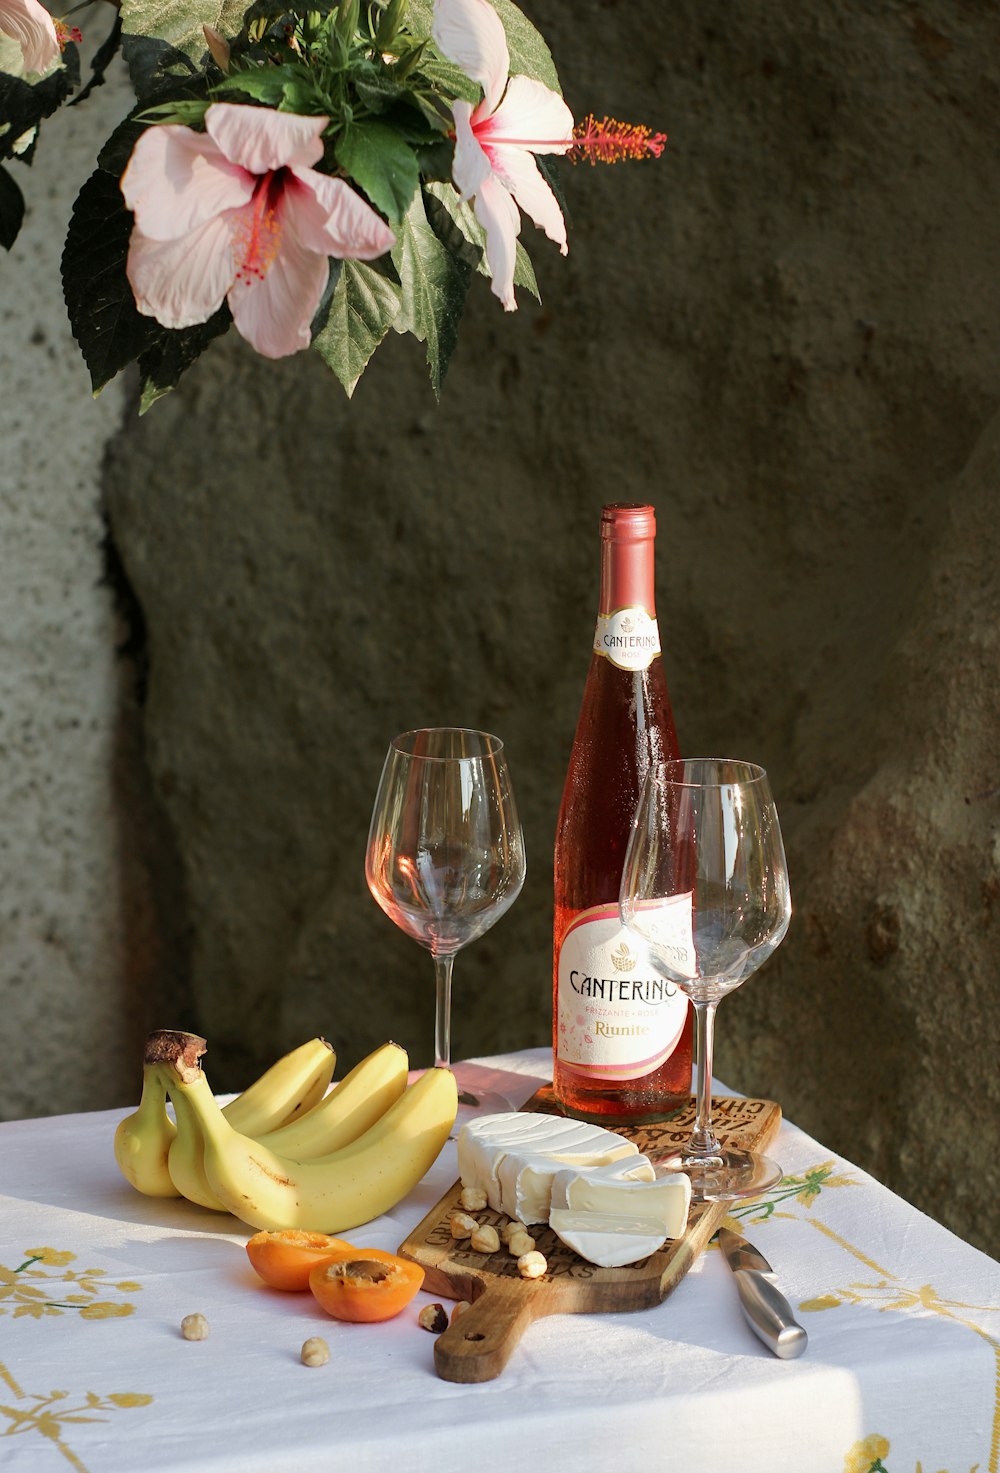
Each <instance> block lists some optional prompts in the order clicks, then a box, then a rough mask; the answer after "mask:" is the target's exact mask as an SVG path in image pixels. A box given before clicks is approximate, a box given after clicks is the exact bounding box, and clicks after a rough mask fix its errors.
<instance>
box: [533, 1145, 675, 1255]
mask: <svg viewBox="0 0 1000 1473" xmlns="http://www.w3.org/2000/svg"><path fill="white" fill-rule="evenodd" d="M641 1159H642V1161H643V1162H644V1163H645V1164H646V1166H649V1163H648V1162H647V1161H646V1158H645V1157H642V1158H641ZM629 1164H630V1163H629V1162H628V1161H627V1160H625V1161H616V1162H613V1163H612V1164H611V1165H609V1166H604V1167H600V1168H597V1169H594V1168H592V1169H590V1170H587V1171H569V1170H562V1171H559V1172H557V1173H556V1175H555V1177H554V1179H553V1182H552V1196H551V1208H550V1211H549V1226H550V1227H551V1228H552V1230H553V1232H554V1233H555V1234H556V1235H557V1237H559V1238H561V1239H562V1241H563V1242H564V1243H565V1244H566V1246H567V1247H568V1248H572V1249H573V1251H574V1252H575V1253H579V1255H580V1257H581V1258H586V1259H587V1260H588V1262H590V1263H596V1264H598V1265H600V1267H601V1268H618V1267H620V1266H621V1265H622V1264H625V1263H635V1262H636V1261H637V1260H638V1259H640V1258H645V1257H647V1256H648V1255H649V1254H650V1253H655V1252H656V1250H657V1249H658V1248H661V1247H662V1246H663V1243H664V1241H665V1240H666V1239H667V1238H679V1237H680V1236H681V1234H682V1233H683V1232H684V1229H685V1228H686V1226H687V1218H688V1209H689V1207H690V1205H691V1182H690V1180H689V1179H688V1177H687V1176H685V1174H684V1173H683V1172H674V1173H672V1174H670V1175H669V1176H661V1177H659V1178H658V1179H650V1178H652V1177H653V1176H654V1173H653V1170H652V1167H649V1176H646V1177H645V1179H640V1174H639V1172H637V1171H636V1170H634V1169H633V1170H632V1171H629V1169H628V1168H629Z"/></svg>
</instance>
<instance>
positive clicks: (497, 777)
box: [365, 726, 525, 1116]
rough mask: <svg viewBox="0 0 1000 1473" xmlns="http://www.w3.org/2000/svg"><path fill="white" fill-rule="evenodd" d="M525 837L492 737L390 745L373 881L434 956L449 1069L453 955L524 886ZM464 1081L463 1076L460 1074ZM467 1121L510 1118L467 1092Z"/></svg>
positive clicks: (419, 736)
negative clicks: (485, 1117) (500, 1116)
mask: <svg viewBox="0 0 1000 1473" xmlns="http://www.w3.org/2000/svg"><path fill="white" fill-rule="evenodd" d="M524 868H525V866H524V839H523V837H522V834H521V825H520V823H519V822H518V818H517V810H516V807H515V804H514V792H513V789H512V787H511V782H510V775H509V772H508V770H507V759H506V757H505V756H504V749H503V742H502V741H500V739H499V738H498V737H495V736H491V735H490V733H489V732H485V731H470V730H467V729H465V728H463V727H452V726H446V727H428V728H424V729H422V730H419V731H407V732H404V733H403V734H402V735H401V736H398V737H396V738H395V739H394V740H393V741H392V743H391V744H390V746H389V751H388V754H387V755H386V759H385V765H384V767H383V769H382V777H381V780H380V782H379V787H378V793H377V794H376V797H375V807H374V810H373V812H372V821H371V828H370V830H369V833H368V849H367V853H366V857H365V878H366V879H367V881H368V888H369V890H370V891H371V893H372V895H373V896H374V898H375V900H376V901H377V902H378V904H379V905H380V906H381V907H382V909H383V910H384V911H385V913H386V915H387V916H388V917H389V918H390V920H392V921H394V922H395V923H396V925H397V926H399V927H400V929H401V930H403V931H405V932H406V934H407V935H408V936H412V937H413V939H414V940H415V941H419V943H420V945H421V946H426V947H427V949H428V950H429V951H430V953H431V956H432V957H433V958H434V973H435V981H436V1003H435V1015H434V1017H435V1023H434V1059H435V1064H436V1065H437V1066H438V1067H443V1068H446V1069H450V1068H451V973H452V966H453V963H454V960H455V953H456V951H459V950H460V949H461V947H463V946H467V945H468V944H469V942H470V941H474V940H475V939H476V937H477V936H481V935H482V934H483V932H484V931H487V930H489V928H490V926H492V925H494V924H495V922H497V921H498V920H499V919H500V917H501V916H502V915H503V913H504V911H506V910H507V909H508V908H509V907H510V906H511V905H512V904H513V903H514V901H515V900H516V899H517V896H518V894H519V893H520V890H521V886H522V885H523V883H524ZM458 1072H459V1073H460V1071H458ZM459 1108H460V1111H461V1113H462V1114H463V1115H465V1116H468V1115H471V1114H487V1113H490V1112H492V1111H494V1110H509V1109H510V1108H511V1105H510V1101H509V1100H506V1099H504V1098H503V1097H502V1096H500V1095H497V1094H487V1093H483V1092H474V1091H473V1090H472V1089H471V1088H469V1089H465V1090H463V1089H462V1083H461V1078H459Z"/></svg>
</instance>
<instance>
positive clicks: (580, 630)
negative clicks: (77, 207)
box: [107, 0, 1000, 1252]
mask: <svg viewBox="0 0 1000 1473" xmlns="http://www.w3.org/2000/svg"><path fill="white" fill-rule="evenodd" d="M530 8H531V11H532V14H533V15H534V17H535V18H536V19H537V21H538V22H539V24H540V25H541V26H542V28H543V30H544V31H545V34H546V36H547V37H548V39H549V40H550V42H551V44H552V46H553V50H554V53H555V55H556V57H557V60H558V62H559V65H560V70H561V74H562V77H563V81H564V86H565V88H566V92H567V96H568V100H569V101H570V104H571V106H572V107H573V109H574V111H575V113H577V114H578V115H581V114H583V113H584V112H586V111H588V110H593V111H594V112H596V113H597V114H598V115H601V114H602V113H604V112H611V113H614V114H616V115H618V116H623V117H626V118H633V119H637V120H644V121H648V122H650V123H652V124H654V125H656V126H659V127H663V128H665V129H666V130H667V131H669V133H670V136H671V143H670V147H669V149H668V151H667V154H666V155H665V157H664V159H663V160H662V161H661V162H660V163H658V164H655V165H654V164H648V165H641V166H636V167H634V168H631V169H629V168H622V169H620V170H593V171H592V170H590V169H587V168H578V169H577V170H575V171H574V170H568V171H566V176H565V189H566V195H567V200H568V204H569V208H570V212H571V215H572V222H571V237H570V240H571V250H570V255H569V257H568V259H567V260H565V261H562V260H560V259H559V257H558V256H557V254H556V253H555V251H554V250H553V248H551V247H550V246H548V245H547V243H545V242H544V241H541V240H539V242H538V244H537V248H536V249H535V250H534V259H535V261H536V265H537V267H538V270H539V277H540V281H541V285H542V289H543V294H544V298H545V303H544V306H543V307H542V308H536V307H534V306H533V305H531V304H530V302H528V301H527V300H525V301H524V302H523V303H522V309H521V312H520V313H519V315H518V316H517V317H514V318H511V317H505V316H504V315H503V313H502V312H501V311H500V309H499V307H498V305H497V304H496V303H495V301H494V300H493V299H492V298H491V297H490V296H489V294H488V292H487V290H486V288H485V286H482V287H481V288H480V289H479V290H478V291H475V292H474V293H473V296H472V299H471V300H470V304H469V307H468V309H467V312H466V317H465V321H464V324H463V334H462V339H461V342H460V345H459V350H458V352H457V354H456V357H455V360H454V362H453V365H452V368H451V372H450V375H449V380H448V382H447V383H446V386H445V397H444V401H443V403H442V405H441V406H440V408H436V407H435V405H434V402H433V399H432V397H431V394H430V390H429V388H428V387H427V386H426V381H425V378H424V375H423V372H422V368H421V365H420V362H419V349H418V348H417V347H416V345H415V344H414V343H413V342H412V340H410V339H407V340H405V341H395V340H394V341H392V342H390V343H389V344H388V345H387V347H386V348H385V349H383V350H382V351H381V352H380V354H379V355H378V357H377V358H376V360H375V363H374V364H373V366H372V368H371V369H370V370H369V372H368V374H367V375H366V377H365V378H364V379H363V380H362V383H361V385H360V387H359V389H358V393H357V395H356V398H355V401H354V403H353V404H352V405H350V406H348V405H347V404H346V403H345V402H344V401H343V399H342V398H340V397H339V390H338V389H337V388H336V386H335V385H334V383H333V382H332V380H331V379H330V378H329V376H328V374H327V371H326V370H325V369H324V367H323V366H322V364H320V363H319V362H318V361H317V360H314V359H313V358H312V357H311V356H310V355H306V356H305V357H303V358H301V359H297V360H293V361H290V362H285V363H283V364H279V365H266V364H264V363H262V362H260V361H259V360H257V359H255V358H254V356H253V355H252V354H251V353H250V352H249V351H248V350H246V349H245V348H244V347H243V345H241V344H240V343H239V342H237V341H235V340H234V341H226V342H225V343H222V344H220V345H217V346H215V347H213V348H212V349H211V350H210V351H209V353H208V354H207V356H206V357H205V358H204V359H203V360H202V362H201V363H200V364H199V365H198V366H197V368H196V369H195V370H194V372H193V373H192V374H191V375H189V377H188V380H187V381H186V383H185V384H184V386H183V387H182V389H181V390H180V392H179V393H177V394H176V395H174V396H172V397H171V398H169V399H168V400H166V401H165V402H163V403H162V404H160V405H157V406H156V408H155V409H154V410H153V411H152V412H151V414H150V415H148V416H147V417H146V418H145V419H144V420H142V421H141V422H132V423H130V424H129V425H128V426H127V427H126V429H125V430H124V431H123V433H122V434H121V435H120V436H119V437H118V439H117V441H116V442H115V444H114V446H113V449H112V455H111V458H110V463H109V468H108V475H107V491H108V497H109V505H110V508H111V512H112V520H113V526H114V532H115V536H116V539H117V543H118V547H119V550H120V552H121V555H122V557H123V560H124V563H125V566H126V569H127V572H128V575H129V577H130V579H131V581H132V584H133V588H134V591H135V594H136V596H137V598H138V600H139V603H140V605H141V608H142V610H143V612H144V615H145V620H146V630H147V634H148V656H149V672H150V680H149V687H148V699H147V701H146V704H145V706H144V709H143V713H142V735H143V740H144V743H145V758H146V763H147V765H148V771H149V773H150V775H151V781H152V784H153V787H154V790H155V795H156V802H157V805H158V812H159V813H160V815H161V816H162V819H163V822H164V824H165V826H166V832H168V833H169V835H170V842H169V843H168V842H166V839H163V840H161V842H160V843H159V846H158V848H157V854H158V856H159V859H160V861H161V862H162V864H163V866H164V869H163V872H162V874H161V875H160V877H159V880H158V884H157V889H156V894H157V896H158V897H159V903H160V905H161V909H162V922H161V924H162V926H163V927H164V928H166V929H165V931H164V932H163V933H162V934H165V935H166V941H167V943H168V944H169V945H173V946H174V947H175V956H176V965H175V967H174V969H173V971H172V972H170V973H169V974H168V976H169V979H170V981H169V985H166V986H164V985H162V984H161V983H160V982H159V981H157V980H156V979H155V978H154V979H153V980H152V981H151V982H150V983H149V985H148V989H147V990H148V993H149V999H148V1006H149V1007H152V1005H153V1003H155V1005H156V1007H157V1009H158V1010H159V1015H158V1018H157V1021H158V1022H160V1023H161V1024H164V1025H174V1026H184V1025H190V1026H196V1027H199V1028H201V1029H203V1030H204V1031H205V1032H206V1034H207V1036H208V1038H209V1042H210V1045H211V1050H212V1052H211V1054H210V1058H209V1063H210V1064H211V1066H212V1075H213V1080H214V1081H215V1082H216V1083H217V1084H218V1085H219V1086H222V1085H224V1084H229V1083H232V1084H238V1083H240V1082H241V1081H242V1080H244V1079H245V1078H246V1076H247V1074H248V1073H249V1072H250V1071H251V1069H252V1068H254V1067H255V1066H256V1065H258V1064H263V1063H264V1062H266V1061H267V1060H268V1059H269V1058H270V1057H271V1056H272V1055H273V1054H274V1053H275V1052H277V1050H278V1049H279V1048H280V1047H282V1046H285V1045H286V1044H291V1043H293V1042H296V1041H298V1040H299V1039H301V1038H302V1037H304V1036H306V1035H307V1034H309V1033H312V1032H314V1031H317V1030H323V1031H324V1032H326V1033H327V1034H328V1036H329V1037H330V1038H331V1039H332V1040H333V1041H334V1042H335V1043H336V1045H337V1047H338V1049H339V1051H340V1054H341V1057H342V1059H343V1060H344V1062H345V1063H347V1062H351V1061H353V1060H354V1059H355V1058H357V1057H359V1056H360V1054H361V1053H362V1052H364V1051H365V1050H366V1049H368V1048H369V1047H371V1046H372V1045H374V1044H375V1043H376V1042H378V1041H380V1040H382V1039H383V1038H385V1037H386V1036H390V1035H391V1036H393V1037H396V1038H398V1039H399V1040H400V1042H402V1043H404V1044H405V1045H406V1046H407V1047H408V1048H409V1049H410V1050H411V1053H412V1055H413V1057H414V1061H415V1062H422V1061H425V1060H426V1059H427V1058H428V1056H429V1054H430V1048H431V1042H430V1040H431V1029H432V1001H431V996H432V984H431V972H430V962H429V958H428V957H427V956H426V955H425V954H424V953H422V952H420V951H419V950H418V948H417V947H416V946H414V945H413V944H412V943H410V942H408V941H407V940H405V938H403V937H402V936H400V935H398V934H397V933H396V932H395V931H394V929H393V928H392V926H391V924H390V923H389V922H388V920H387V919H386V918H385V917H384V916H383V915H382V914H381V913H380V912H379V911H378V910H377V908H376V907H375V905H374V903H373V902H372V901H371V900H370V899H369V897H368V896H367V893H366V891H365V887H364V880H363V872H362V864H363V851H364V842H365V834H366V830H367V823H368V817H369V813H370V806H371V800H372V797H373V795H374V790H375V785H376V782H377V779H378V773H379V769H380V766H381V761H382V756H383V752H384V749H385V745H386V743H387V741H388V739H389V737H390V736H391V735H392V734H393V733H394V732H395V731H396V730H399V729H401V728H403V727H405V726H408V725H412V724H421V723H438V722H462V723H468V724H483V725H486V726H489V727H492V728H493V729H495V730H497V731H498V732H500V733H501V734H502V735H503V736H504V737H505V738H506V740H507V742H508V747H509V752H510V758H511V763H512V768H513V773H514V780H515V783H516V785H517V789H518V793H519V797H520V801H521V806H522V812H523V818H524V822H525V830H526V842H527V848H528V856H529V878H528V882H527V885H526V888H525V891H524V893H523V895H522V897H521V899H520V900H519V901H518V903H517V905H516V906H515V907H514V908H513V910H512V911H511V912H510V913H509V915H508V916H507V917H505V918H504V920H503V921H502V922H501V924H500V925H499V926H498V927H497V928H496V930H495V931H494V932H492V933H490V934H489V935H487V936H486V937H485V938H483V939H482V940H480V941H479V942H477V943H476V944H475V945H474V946H472V947H470V948H469V950H468V951H467V952H466V953H463V954H461V955H460V956H459V958H458V961H457V963H456V972H455V976H456V1006H455V1025H456V1026H455V1033H456V1039H455V1044H456V1052H457V1053H460V1054H468V1053H472V1052H483V1051H487V1050H490V1049H493V1048H502V1047H506V1046H513V1045H516V1044H519V1043H542V1042H546V1041H547V1039H548V1030H549V1009H550V954H549V948H550V934H549V927H550V885H551V873H550V857H551V844H552V833H553V829H554V823H555V814H556V809H557V806H558V800H559V792H560V788H561V783H562V776H563V772H564V769H565V762H566V756H567V753H568V749H569V744H570V741H571V739H572V732H573V726H574V723H575V718H576V709H577V704H578V701H579V695H580V690H581V687H582V682H583V677H584V673H585V670H586V665H587V657H588V650H589V644H590V640H591V637H592V631H593V617H594V611H595V600H596V592H597V578H596V530H597V517H598V512H599V507H600V504H601V502H602V500H604V499H636V498H649V499H650V500H652V501H653V502H654V503H655V504H656V506H657V510H658V518H659V528H660V533H659V555H658V588H659V613H660V622H661V631H662V633H663V636H664V642H665V649H666V662H667V673H668V679H669V681H670V684H671V688H672V693H673V696H674V701H675V707H676V711H677V717H678V726H679V730H680V735H681V742H682V745H683V747H684V748H685V749H686V750H687V751H690V752H694V751H696V750H698V749H701V750H708V749H712V750H720V749H722V748H725V749H727V750H729V751H731V752H734V753H738V754H740V755H748V756H753V757H756V758H758V759H760V760H763V761H764V762H765V763H766V764H767V765H768V767H769V768H770V769H771V771H772V775H773V778H774V784H775V788H776V792H777V795H778V800H779V805H780V808H781V812H782V818H783V823H784V828H785V832H786V836H787V840H788V849H789V856H790V862H791V866H792V884H793V897H794V900H795V904H796V916H795V919H794V921H793V926H792V929H791V931H790V933H789V937H788V939H787V941H786V943H785V945H784V946H783V947H782V949H781V951H780V952H779V954H778V956H777V957H776V958H775V960H774V961H773V962H772V963H771V964H770V966H769V967H768V969H767V970H766V971H765V972H764V973H763V974H762V975H761V976H760V977H759V978H757V979H755V980H754V981H752V982H751V983H750V984H749V985H748V987H747V988H746V989H745V990H744V991H743V992H742V993H741V994H740V995H739V996H738V997H736V998H734V999H733V1000H732V1001H729V1002H727V1004H726V1008H725V1009H723V1011H722V1014H721V1016H720V1034H719V1047H720V1057H719V1072H720V1073H721V1075H722V1076H723V1077H724V1078H727V1079H729V1080H730V1081H731V1082H732V1083H733V1084H734V1085H736V1086H738V1087H739V1088H742V1089H745V1090H748V1091H750V1092H754V1093H763V1094H768V1095H771V1096H773V1097H774V1098H777V1099H778V1100H779V1101H781V1103H782V1105H783V1106H784V1108H785V1110H786V1111H787V1113H788V1114H789V1115H790V1116H791V1118H793V1119H795V1120H797V1121H799V1122H800V1123H802V1124H803V1125H805V1126H806V1127H807V1128H808V1129H810V1130H812V1131H813V1132H814V1133H815V1134H817V1135H818V1136H819V1138H820V1139H821V1140H823V1141H824V1142H825V1143H827V1144H828V1145H830V1146H831V1147H832V1148H835V1149H838V1150H840V1151H842V1152H843V1153H844V1154H845V1155H847V1156H849V1157H851V1158H853V1159H855V1160H857V1161H859V1162H860V1163H861V1164H863V1165H866V1166H869V1167H870V1168H871V1169H873V1170H874V1171H876V1172H877V1173H878V1174H879V1175H880V1176H882V1177H883V1179H884V1180H886V1181H887V1182H888V1183H889V1184H890V1185H891V1186H893V1187H894V1188H896V1189H897V1190H898V1191H900V1192H901V1193H902V1194H903V1195H905V1196H908V1197H909V1198H910V1199H911V1200H913V1201H915V1202H917V1203H918V1205H920V1206H922V1207H923V1208H924V1209H925V1210H927V1211H929V1212H931V1213H932V1214H933V1215H935V1216H937V1217H939V1218H940V1219H942V1220H943V1221H945V1222H947V1223H949V1224H950V1225H951V1226H953V1227H954V1228H955V1229H956V1230H957V1231H958V1232H960V1233H961V1234H963V1235H964V1236H966V1237H969V1238H970V1239H971V1240H972V1241H974V1242H977V1243H979V1244H980V1245H981V1246H983V1247H985V1248H987V1249H988V1250H990V1251H993V1252H997V1251H998V1245H1000V1209H998V1207H997V1205H996V1204H997V1200H998V1193H997V1191H996V1166H995V1161H996V1151H995V1149H991V1147H995V1145H996V1131H997V1118H998V1114H997V1105H998V1098H997V1095H998V1086H997V1070H996V1063H995V1037H996V1027H995V1022H994V1018H995V1002H994V999H995V993H996V981H997V960H996V957H997V926H998V924H1000V921H998V919H997V899H998V894H1000V852H998V839H997V834H998V795H997V792H996V776H995V771H996V767H995V764H996V752H997V742H996V731H997V723H998V716H1000V710H998V706H1000V696H998V693H997V682H996V666H997V646H996V640H997V635H996V630H997V616H998V613H1000V597H998V588H997V573H996V568H997V563H998V558H997V554H998V546H997V544H998V540H1000V533H998V528H997V518H996V513H995V510H994V505H995V499H996V498H995V487H996V480H997V471H998V461H997V455H998V451H997V436H998V434H1000V429H998V427H997V426H998V421H997V419H996V412H997V405H998V400H1000V373H998V366H997V359H996V350H995V344H996V342H997V339H998V328H1000V285H998V282H997V277H996V272H995V262H996V249H997V218H998V212H997V208H996V203H997V198H998V184H1000V160H998V156H997V152H996V148H995V138H996V136H997V125H998V122H1000V117H998V113H1000V101H998V99H1000V89H998V85H997V84H998V71H1000V65H998V60H997V55H998V54H997V49H996V44H995V43H996V35H995V31H996V23H995V16H994V14H993V12H992V10H991V9H990V8H986V7H979V6H973V5H968V4H964V5H955V4H954V3H948V4H946V3H945V0H928V3H925V4H922V5H920V6H919V8H918V7H917V6H916V5H914V4H908V3H903V0H882V3H863V0H848V3H845V4H844V5H841V6H839V7H836V8H833V7H821V6H805V7H802V6H796V7H789V6H784V5H778V4H774V3H771V0H752V3H745V4H741V5H739V6H736V5H733V4H732V3H731V0H678V3H675V4H672V5H669V6H664V5H662V4H660V3H656V0H637V3H634V4H631V5H628V6H626V5H624V4H615V3H609V4H602V5H600V6H594V7H580V6H579V5H576V4H570V3H569V0H537V3H536V4H535V5H534V6H532V7H530ZM526 228H527V229H530V227H526ZM188 989H190V991H188Z"/></svg>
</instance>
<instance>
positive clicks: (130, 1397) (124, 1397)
mask: <svg viewBox="0 0 1000 1473" xmlns="http://www.w3.org/2000/svg"><path fill="white" fill-rule="evenodd" d="M107 1400H108V1401H113V1402H114V1404H115V1406H116V1407H148V1406H149V1404H150V1402H151V1401H152V1400H153V1398H152V1397H151V1396H147V1395H146V1393H145V1392H144V1391H111V1392H109V1393H108V1397H107Z"/></svg>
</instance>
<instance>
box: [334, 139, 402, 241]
mask: <svg viewBox="0 0 1000 1473" xmlns="http://www.w3.org/2000/svg"><path fill="white" fill-rule="evenodd" d="M334 154H335V156H336V159H337V163H338V164H339V165H340V167H341V168H342V169H343V170H344V173H345V174H347V175H349V176H350V178H351V179H353V180H354V182H355V184H357V185H358V186H359V188H361V189H363V190H364V192H365V194H366V195H367V196H368V198H369V199H370V200H371V202H372V204H373V205H374V206H375V208H376V209H377V210H381V211H382V213H383V215H385V216H386V217H387V218H388V219H389V220H390V221H391V222H392V223H393V224H396V223H397V221H399V220H401V219H402V218H403V216H404V215H405V214H406V211H407V210H408V209H409V206H410V201H411V200H412V199H413V196H414V195H415V193H416V191H417V186H418V184H419V182H420V174H419V171H418V168H417V156H416V154H415V153H414V152H413V149H412V148H411V147H410V145H409V144H408V143H405V142H404V141H403V139H401V138H400V136H399V134H398V133H397V132H396V130H395V129H394V128H393V127H391V126H390V124H388V123H384V122H381V121H380V120H379V119H377V118H368V119H366V120H365V121H364V122H360V123H352V124H351V125H350V127H348V128H345V129H344V131H343V133H341V135H340V137H339V138H338V139H337V142H336V145H335V147H334Z"/></svg>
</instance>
